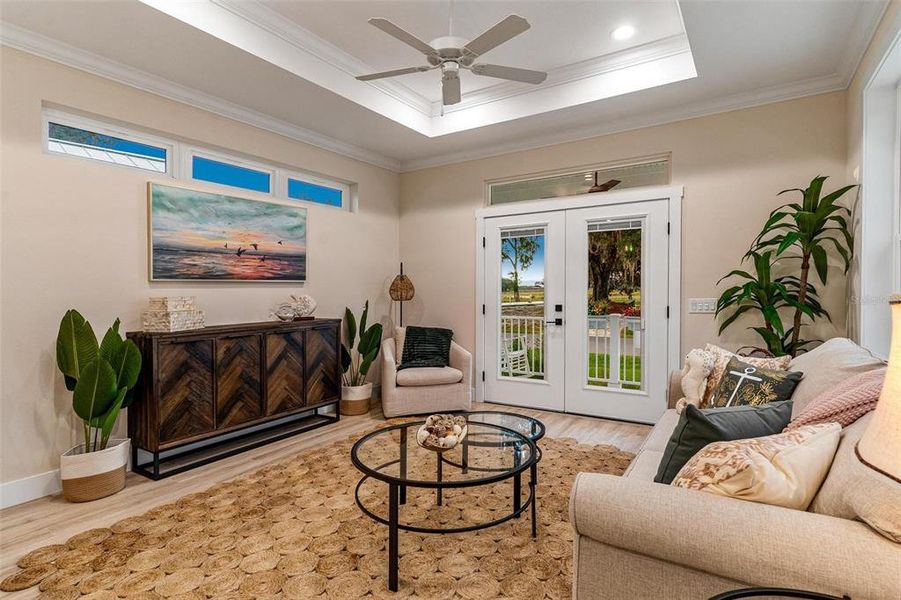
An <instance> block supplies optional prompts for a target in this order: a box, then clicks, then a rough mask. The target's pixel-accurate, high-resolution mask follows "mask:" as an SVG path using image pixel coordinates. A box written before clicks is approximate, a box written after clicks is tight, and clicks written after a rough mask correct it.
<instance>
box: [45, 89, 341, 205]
mask: <svg viewBox="0 0 901 600" xmlns="http://www.w3.org/2000/svg"><path fill="white" fill-rule="evenodd" d="M51 122H53V123H58V124H60V125H66V126H69V127H75V128H78V129H84V130H86V131H90V132H93V133H99V134H102V135H110V136H113V137H117V138H121V139H124V140H128V141H130V142H137V143H139V144H147V145H149V146H156V147H159V148H163V149H165V150H166V171H165V173H162V172H158V171H151V170H149V169H142V168H140V167H136V166H130V165H122V164H118V163H113V162H105V161H102V160H97V159H93V158H90V157H86V156H77V155H74V154H63V153H60V152H57V151H54V150H51V149H50V147H49V143H50V123H51ZM41 137H42V147H43V152H44V154H48V155H51V156H64V157H67V158H76V159H79V160H85V161H90V162H93V163H95V164H98V163H99V164H104V165H111V166H114V167H120V168H125V169H129V170H132V171H140V172H144V173H149V174H152V175H154V176H157V177H162V176H166V177H171V178H173V179H177V180H181V181H185V182H197V183H200V184H203V185H204V186H213V187H216V188H222V189H223V190H242V191H244V192H247V193H251V194H259V195H261V196H268V197H270V198H275V199H278V200H280V201H284V202H287V203H290V204H302V205H309V206H316V207H320V208H325V209H331V210H344V211H348V212H357V205H358V201H359V199H358V197H357V192H358V188H357V184H356V183H353V182H349V181H345V180H340V179H332V178H330V177H328V176H324V175H317V174H314V173H311V172H309V171H303V170H300V169H296V168H291V167H283V166H280V165H278V164H274V163H269V162H266V161H264V160H254V159H253V158H246V157H245V156H243V155H240V154H233V153H230V152H223V151H220V150H212V149H209V148H205V147H203V146H198V145H196V144H190V143H186V142H183V141H180V140H178V139H176V138H164V137H160V136H156V135H153V134H148V133H144V132H143V131H140V130H137V129H133V128H130V127H125V126H120V125H115V124H110V123H108V122H105V121H102V120H99V119H95V118H90V117H84V116H81V115H78V114H73V113H69V112H66V111H63V110H58V109H55V108H50V107H46V106H45V107H44V108H43V110H42V111H41ZM195 156H199V157H201V158H208V159H210V160H215V161H217V162H222V163H226V164H231V165H235V166H238V167H243V168H246V169H253V170H254V171H261V172H264V173H267V174H268V175H269V191H268V192H260V191H258V190H250V189H247V188H242V187H239V186H233V185H227V184H224V183H217V182H215V181H206V180H203V179H194V176H193V160H194V157H195ZM288 179H297V180H299V181H304V182H307V183H312V184H314V185H321V186H325V187H330V188H334V189H337V190H341V206H332V205H331V204H322V203H320V202H313V201H312V200H301V199H298V198H291V197H290V196H289V195H288Z"/></svg>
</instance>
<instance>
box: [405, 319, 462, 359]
mask: <svg viewBox="0 0 901 600" xmlns="http://www.w3.org/2000/svg"><path fill="white" fill-rule="evenodd" d="M453 337H454V332H453V331H451V330H450V329H444V328H441V327H407V334H406V336H405V337H404V355H403V356H402V357H401V361H400V365H398V367H397V368H398V369H412V368H417V367H446V366H448V365H449V364H450V346H451V338H453Z"/></svg>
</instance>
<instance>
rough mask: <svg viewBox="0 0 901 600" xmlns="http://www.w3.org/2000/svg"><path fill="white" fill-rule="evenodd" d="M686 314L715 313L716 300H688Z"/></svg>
mask: <svg viewBox="0 0 901 600" xmlns="http://www.w3.org/2000/svg"><path fill="white" fill-rule="evenodd" d="M688 312H690V313H715V312H716V298H689V299H688Z"/></svg>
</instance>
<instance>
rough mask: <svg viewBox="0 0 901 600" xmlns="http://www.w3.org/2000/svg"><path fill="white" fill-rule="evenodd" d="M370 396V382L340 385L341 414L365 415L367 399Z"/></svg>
mask: <svg viewBox="0 0 901 600" xmlns="http://www.w3.org/2000/svg"><path fill="white" fill-rule="evenodd" d="M371 398H372V384H371V383H364V384H363V385H342V386H341V414H342V415H351V416H353V415H365V414H366V413H368V412H369V400H370V399H371Z"/></svg>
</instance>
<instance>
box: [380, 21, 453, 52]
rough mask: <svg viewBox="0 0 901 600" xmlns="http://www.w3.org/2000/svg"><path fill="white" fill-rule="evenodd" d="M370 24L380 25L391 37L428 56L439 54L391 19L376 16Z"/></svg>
mask: <svg viewBox="0 0 901 600" xmlns="http://www.w3.org/2000/svg"><path fill="white" fill-rule="evenodd" d="M369 24H370V25H373V26H375V27H378V28H379V29H381V30H382V31H384V32H385V33H387V34H388V35H390V36H391V37H394V38H397V39H398V40H400V41H402V42H403V43H405V44H406V45H408V46H412V47H413V48H416V49H417V50H419V51H420V52H422V53H423V54H425V55H426V56H438V51H437V50H435V49H434V48H432V47H431V46H429V45H428V44H426V43H425V42H423V41H422V40H421V39H419V38H418V37H416V36H415V35H413V34H412V33H410V32H408V31H405V30H403V29H401V28H400V27H398V26H397V25H395V24H394V23H392V22H391V21H389V20H388V19H381V18H374V19H369Z"/></svg>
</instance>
